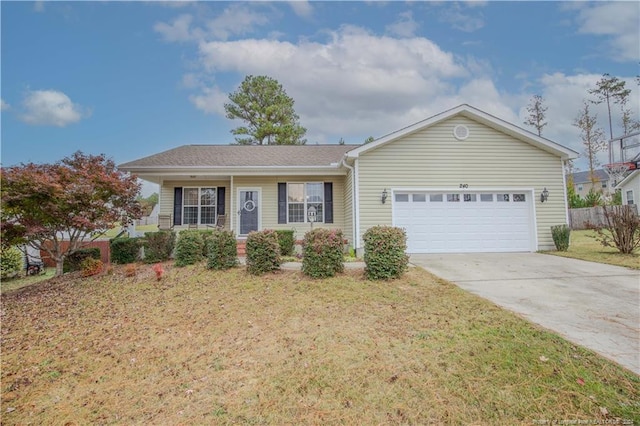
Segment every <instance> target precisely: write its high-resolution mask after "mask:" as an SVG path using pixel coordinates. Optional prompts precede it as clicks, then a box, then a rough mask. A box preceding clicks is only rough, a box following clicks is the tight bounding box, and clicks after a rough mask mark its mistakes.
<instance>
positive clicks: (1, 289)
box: [0, 268, 56, 293]
mask: <svg viewBox="0 0 640 426" xmlns="http://www.w3.org/2000/svg"><path fill="white" fill-rule="evenodd" d="M55 273H56V268H45V273H44V274H38V275H30V276H25V274H24V271H22V272H21V273H20V275H18V276H17V277H15V278H9V279H3V280H2V281H0V293H5V292H9V291H14V290H18V289H20V288H22V287H26V286H29V285H31V284H35V283H38V282H40V281H44V280H48V279H49V278H52V277H53V276H54V275H55Z"/></svg>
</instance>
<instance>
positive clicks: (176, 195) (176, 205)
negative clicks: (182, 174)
mask: <svg viewBox="0 0 640 426" xmlns="http://www.w3.org/2000/svg"><path fill="white" fill-rule="evenodd" d="M173 224H174V225H178V226H180V225H182V187H181V186H176V187H175V188H173Z"/></svg>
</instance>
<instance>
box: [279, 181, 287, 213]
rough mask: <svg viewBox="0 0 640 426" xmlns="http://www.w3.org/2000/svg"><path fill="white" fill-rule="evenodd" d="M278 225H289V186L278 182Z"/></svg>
mask: <svg viewBox="0 0 640 426" xmlns="http://www.w3.org/2000/svg"><path fill="white" fill-rule="evenodd" d="M278 223H287V184H286V182H278Z"/></svg>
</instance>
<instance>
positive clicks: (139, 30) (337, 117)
mask: <svg viewBox="0 0 640 426" xmlns="http://www.w3.org/2000/svg"><path fill="white" fill-rule="evenodd" d="M1 15H2V34H1V35H2V40H1V41H2V75H1V99H2V101H1V106H2V165H3V166H9V165H14V164H18V163H23V162H25V163H26V162H31V161H33V162H53V161H57V160H59V159H61V158H63V157H65V156H67V155H70V154H72V153H73V152H75V151H76V150H82V151H84V152H86V153H94V154H97V153H106V154H107V155H108V156H110V157H112V158H113V159H114V160H115V161H116V162H117V163H120V162H125V161H129V160H133V159H136V158H139V157H143V156H146V155H150V154H154V153H157V152H160V151H162V150H166V149H170V148H173V147H175V146H178V145H182V144H194V143H207V144H208V143H213V144H228V143H230V142H232V141H233V136H232V135H231V134H230V132H229V131H230V129H232V128H233V127H235V126H237V125H238V124H239V123H237V122H233V121H230V120H228V119H226V118H225V117H224V109H223V104H224V102H225V101H226V100H227V96H228V94H229V93H230V92H232V91H234V90H235V89H236V88H237V86H238V85H239V83H240V82H241V81H242V80H243V78H244V77H245V76H246V75H248V74H253V75H268V76H271V77H273V78H275V79H277V80H278V81H279V82H280V83H282V85H283V86H284V88H285V89H286V91H287V93H288V94H289V95H290V96H291V97H293V98H294V100H295V108H296V111H297V112H298V114H299V115H300V121H301V124H302V125H303V126H305V127H306V128H307V129H308V133H307V139H308V143H321V144H325V143H337V142H338V141H339V140H340V138H343V139H344V140H345V141H346V142H347V143H361V142H362V141H363V140H364V139H365V138H367V137H368V136H374V137H379V136H382V135H384V134H387V133H389V132H392V131H394V130H397V129H399V128H402V127H405V126H407V125H410V124H412V123H414V122H416V121H419V120H422V119H424V118H427V117H429V116H431V115H433V114H436V113H439V112H441V111H443V110H446V109H449V108H452V107H454V106H456V105H459V104H461V103H468V104H470V105H472V106H475V107H477V108H480V109H482V110H484V111H486V112H489V113H491V114H494V115H497V116H498V117H500V118H503V119H505V120H507V121H510V122H512V123H514V124H516V125H520V126H523V127H525V126H524V124H522V123H523V120H524V117H525V116H526V106H527V104H528V103H529V101H530V98H531V97H532V96H533V95H534V94H539V95H542V96H543V97H544V99H545V104H546V106H547V107H548V111H547V121H548V126H547V127H545V130H544V134H543V136H545V137H547V138H549V139H551V140H554V141H555V142H558V143H560V144H563V145H565V146H568V147H570V148H573V149H575V150H578V151H582V147H581V142H580V138H579V133H578V130H577V129H576V128H575V127H574V126H572V123H573V121H574V119H575V117H576V115H577V114H578V111H579V109H580V107H581V104H582V102H583V100H585V99H588V98H590V95H589V94H588V89H590V88H593V87H594V86H595V83H596V81H597V80H598V79H599V78H600V77H601V75H602V74H603V73H609V74H611V75H614V76H617V77H619V78H620V79H622V80H624V81H625V82H626V84H627V88H629V89H631V90H632V93H631V98H630V103H629V104H628V107H630V108H631V109H632V110H633V111H634V117H635V118H636V119H637V118H639V116H638V112H639V111H640V94H639V93H640V91H639V88H638V84H637V81H636V79H635V76H637V75H638V74H640V71H639V61H640V33H639V28H640V3H638V2H594V3H588V2H587V3H582V2H581V3H575V2H571V3H561V2H524V3H523V2H446V1H445V2H442V1H440V2H434V3H429V2H375V1H370V2H306V1H296V2H257V3H242V2H234V3H227V2H35V3H34V2H2V5H1ZM593 109H594V111H595V112H597V113H598V115H599V119H600V122H601V124H602V127H603V128H605V129H606V131H607V134H608V124H607V121H606V108H604V107H603V106H602V105H598V106H594V107H593ZM613 119H614V125H615V127H616V128H615V129H614V134H615V135H616V136H617V135H618V133H620V129H619V125H618V124H616V123H617V122H618V121H619V108H618V107H617V106H616V107H615V108H614V116H613ZM602 159H603V160H604V159H605V157H604V156H603V158H602ZM578 167H579V168H582V169H584V163H583V162H578Z"/></svg>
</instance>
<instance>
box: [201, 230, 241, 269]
mask: <svg viewBox="0 0 640 426" xmlns="http://www.w3.org/2000/svg"><path fill="white" fill-rule="evenodd" d="M207 250H208V252H207V268H209V269H217V270H220V269H229V268H233V267H234V266H236V265H237V264H238V247H237V243H236V237H235V235H234V234H233V232H232V231H221V230H220V231H215V232H213V233H212V234H211V235H209V236H208V238H207Z"/></svg>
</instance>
